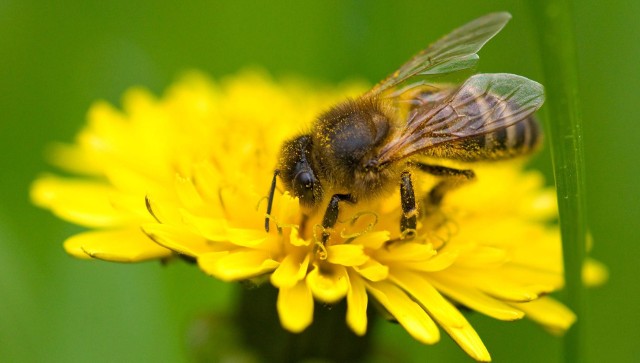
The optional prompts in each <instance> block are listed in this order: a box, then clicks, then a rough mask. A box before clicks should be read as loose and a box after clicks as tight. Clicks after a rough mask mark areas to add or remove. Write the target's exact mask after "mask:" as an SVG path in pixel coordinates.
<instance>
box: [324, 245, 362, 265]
mask: <svg viewBox="0 0 640 363" xmlns="http://www.w3.org/2000/svg"><path fill="white" fill-rule="evenodd" d="M327 253H328V258H327V262H329V263H333V264H336V265H342V266H360V265H362V264H363V263H365V262H367V261H368V260H369V256H367V255H366V254H365V253H364V247H363V246H362V245H355V244H347V245H345V244H341V245H333V246H328V247H327Z"/></svg>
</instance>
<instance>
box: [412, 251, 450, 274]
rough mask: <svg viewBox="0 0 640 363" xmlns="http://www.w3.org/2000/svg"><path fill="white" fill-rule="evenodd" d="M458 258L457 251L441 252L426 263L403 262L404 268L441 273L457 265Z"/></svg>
mask: <svg viewBox="0 0 640 363" xmlns="http://www.w3.org/2000/svg"><path fill="white" fill-rule="evenodd" d="M458 256H459V254H458V252H457V251H439V252H438V254H437V255H435V256H433V257H432V258H430V259H428V260H426V261H418V262H403V263H402V267H403V268H406V269H410V270H415V271H424V272H435V271H441V270H444V269H446V268H448V267H450V266H451V265H453V264H454V263H457V260H458Z"/></svg>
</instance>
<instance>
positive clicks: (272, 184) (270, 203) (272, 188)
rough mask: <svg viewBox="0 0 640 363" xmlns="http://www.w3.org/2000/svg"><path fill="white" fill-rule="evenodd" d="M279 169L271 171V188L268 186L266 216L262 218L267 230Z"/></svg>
mask: <svg viewBox="0 0 640 363" xmlns="http://www.w3.org/2000/svg"><path fill="white" fill-rule="evenodd" d="M278 174H280V170H278V169H276V170H275V171H274V172H273V179H272V180H271V188H269V197H268V198H267V216H266V217H265V218H264V230H265V231H267V232H269V219H270V218H271V208H272V207H273V196H274V193H275V192H276V181H277V179H278Z"/></svg>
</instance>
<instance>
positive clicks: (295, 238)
mask: <svg viewBox="0 0 640 363" xmlns="http://www.w3.org/2000/svg"><path fill="white" fill-rule="evenodd" d="M289 243H291V244H292V245H294V246H296V247H302V246H308V245H309V244H310V243H311V240H306V239H304V238H300V231H298V228H291V232H290V233H289Z"/></svg>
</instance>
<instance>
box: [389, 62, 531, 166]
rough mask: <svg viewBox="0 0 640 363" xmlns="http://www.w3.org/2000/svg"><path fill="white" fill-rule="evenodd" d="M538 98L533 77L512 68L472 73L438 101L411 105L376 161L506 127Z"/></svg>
mask: <svg viewBox="0 0 640 363" xmlns="http://www.w3.org/2000/svg"><path fill="white" fill-rule="evenodd" d="M543 102H544V89H543V87H542V85H541V84H539V83H537V82H535V81H532V80H529V79H527V78H524V77H521V76H517V75H514V74H505V73H497V74H477V75H475V76H472V77H471V78H469V79H468V80H467V81H466V82H465V83H464V84H462V86H460V87H459V88H458V89H457V90H455V91H453V92H452V93H451V94H450V95H449V96H448V97H447V98H446V99H445V100H444V101H443V102H442V103H440V104H438V105H436V106H433V105H432V104H430V105H429V107H417V108H415V109H414V110H413V111H411V113H410V114H409V115H408V118H407V123H406V124H405V125H404V127H403V128H402V129H401V130H399V131H398V134H397V135H395V137H393V138H392V140H391V141H390V142H389V143H388V144H386V145H385V146H384V147H383V148H382V149H381V150H380V153H379V155H378V158H377V163H378V165H383V164H387V163H390V162H393V161H397V160H400V159H403V158H406V157H409V156H411V155H413V154H416V153H424V152H425V151H426V150H427V149H429V148H431V147H434V146H436V145H439V144H442V143H445V142H447V141H452V140H460V139H464V138H468V137H474V136H479V135H483V134H487V133H490V132H494V131H496V130H499V129H501V128H506V127H509V126H511V125H514V124H516V123H518V122H520V121H522V120H524V119H525V118H527V117H528V116H530V115H532V114H533V113H534V112H535V111H537V110H538V109H539V108H540V107H541V106H542V103H543Z"/></svg>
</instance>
